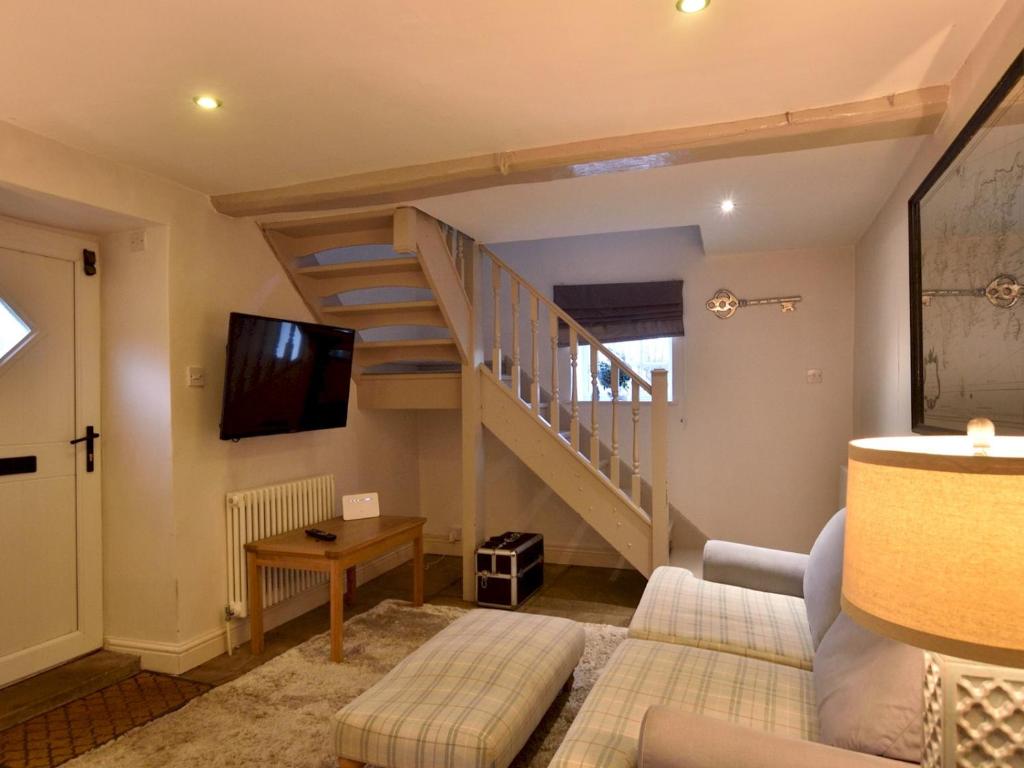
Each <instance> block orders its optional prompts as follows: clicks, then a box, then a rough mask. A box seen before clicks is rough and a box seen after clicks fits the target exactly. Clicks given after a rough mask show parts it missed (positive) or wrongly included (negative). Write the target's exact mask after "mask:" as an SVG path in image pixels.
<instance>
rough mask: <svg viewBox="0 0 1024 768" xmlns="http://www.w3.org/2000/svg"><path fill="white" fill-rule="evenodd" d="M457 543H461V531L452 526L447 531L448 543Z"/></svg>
mask: <svg viewBox="0 0 1024 768" xmlns="http://www.w3.org/2000/svg"><path fill="white" fill-rule="evenodd" d="M457 541H462V529H461V528H459V527H458V526H457V525H453V526H452V527H451V528H449V529H448V542H449V543H450V544H454V543H455V542H457Z"/></svg>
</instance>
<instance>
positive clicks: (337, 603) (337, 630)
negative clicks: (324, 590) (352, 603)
mask: <svg viewBox="0 0 1024 768" xmlns="http://www.w3.org/2000/svg"><path fill="white" fill-rule="evenodd" d="M342 576H343V574H342V567H341V564H340V563H338V562H334V563H331V606H330V607H331V661H334V662H338V661H341V660H342V658H344V653H343V651H342V641H343V639H344V638H343V635H344V625H345V603H344V600H342V597H341V579H342Z"/></svg>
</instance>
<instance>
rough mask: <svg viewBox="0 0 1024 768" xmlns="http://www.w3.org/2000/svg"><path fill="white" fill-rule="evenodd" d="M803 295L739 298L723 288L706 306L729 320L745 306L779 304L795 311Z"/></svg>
mask: <svg viewBox="0 0 1024 768" xmlns="http://www.w3.org/2000/svg"><path fill="white" fill-rule="evenodd" d="M803 300H804V298H803V296H774V297H772V298H770V299H738V298H736V296H735V294H733V292H732V291H729V290H726V289H725V288H722V289H721V290H719V291H717V292H716V293H715V295H714V296H712V297H711V298H710V299H708V300H707V303H706V304H705V306H706V307H707V308H708V311H709V312H714V313H715V316H716V317H717V318H719V319H720V320H728V319H729V318H730V317H732V316H733V315H735V314H736V310H737V309H743V308H744V307H762V306H765V305H766V304H779V305H781V306H782V311H783V312H795V311H796V305H797V304H798V303H800V302H801V301H803Z"/></svg>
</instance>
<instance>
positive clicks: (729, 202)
mask: <svg viewBox="0 0 1024 768" xmlns="http://www.w3.org/2000/svg"><path fill="white" fill-rule="evenodd" d="M718 207H719V208H721V209H722V213H732V212H733V211H735V210H736V203H735V202H734V201H733V199H732V198H731V197H727V198H726V199H725V200H723V201H722V203H721V205H719V206H718Z"/></svg>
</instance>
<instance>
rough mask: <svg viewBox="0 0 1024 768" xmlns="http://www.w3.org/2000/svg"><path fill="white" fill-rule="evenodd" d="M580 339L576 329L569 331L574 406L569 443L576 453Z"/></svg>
mask: <svg viewBox="0 0 1024 768" xmlns="http://www.w3.org/2000/svg"><path fill="white" fill-rule="evenodd" d="M578 365H579V339H578V338H577V337H576V329H575V328H570V329H569V373H570V377H569V378H570V379H571V381H570V386H571V387H572V389H571V392H572V394H571V397H572V405H571V407H570V409H569V443H570V445H572V449H573V450H574V451H579V449H580V398H579V379H578V378H577V377H578V375H579V373H578V372H577V370H576V369H577V367H578Z"/></svg>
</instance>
